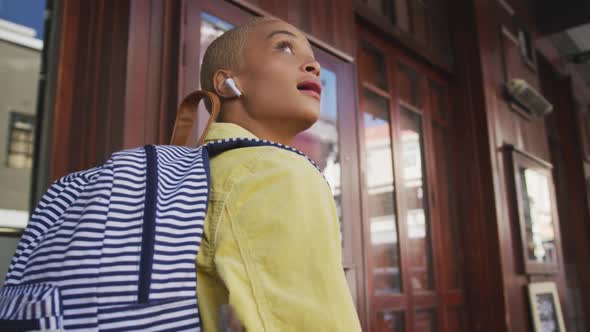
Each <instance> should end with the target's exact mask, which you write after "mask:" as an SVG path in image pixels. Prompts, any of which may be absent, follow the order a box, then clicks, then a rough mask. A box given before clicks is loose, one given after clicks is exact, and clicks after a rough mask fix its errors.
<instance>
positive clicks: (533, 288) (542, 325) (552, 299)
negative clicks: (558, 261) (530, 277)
mask: <svg viewBox="0 0 590 332" xmlns="http://www.w3.org/2000/svg"><path fill="white" fill-rule="evenodd" d="M528 290H529V301H530V305H531V317H532V318H533V326H534V328H535V332H565V325H564V324H563V313H562V311H561V305H560V303H559V296H558V295H557V287H556V286H555V283H554V282H538V283H531V284H529V285H528Z"/></svg>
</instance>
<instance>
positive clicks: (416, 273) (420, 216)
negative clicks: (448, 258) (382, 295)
mask: <svg viewBox="0 0 590 332" xmlns="http://www.w3.org/2000/svg"><path fill="white" fill-rule="evenodd" d="M400 122H401V133H400V137H401V153H402V156H401V164H402V171H403V174H402V179H403V183H402V187H401V190H403V196H402V197H404V200H405V202H404V203H405V210H406V212H405V222H406V225H407V226H406V228H407V230H408V234H407V236H408V255H409V257H408V262H407V264H408V269H409V272H410V282H411V284H412V289H413V290H417V291H420V290H429V289H432V288H433V279H434V278H433V274H432V252H431V235H430V218H429V214H428V198H427V197H428V196H427V186H426V176H425V167H424V147H423V135H422V118H421V116H420V115H418V114H416V113H414V112H412V111H409V110H407V109H405V108H403V107H402V108H401V112H400Z"/></svg>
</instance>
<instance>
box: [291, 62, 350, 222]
mask: <svg viewBox="0 0 590 332" xmlns="http://www.w3.org/2000/svg"><path fill="white" fill-rule="evenodd" d="M320 80H321V81H322V86H323V88H322V98H321V101H320V118H319V120H318V121H317V122H316V123H315V124H314V125H313V126H312V127H311V128H309V129H308V130H306V131H304V132H303V133H301V134H299V135H298V136H297V137H295V141H294V143H293V145H294V147H295V148H297V149H299V150H301V151H302V152H304V153H305V154H306V155H307V156H309V157H310V158H311V159H312V160H313V161H315V162H316V164H317V165H318V166H319V167H320V169H321V170H322V173H323V174H324V177H325V178H326V180H327V181H328V183H329V184H330V187H331V188H332V192H333V194H334V200H335V202H336V208H337V210H338V217H339V219H340V227H341V228H342V218H341V217H342V208H341V184H340V183H341V179H340V172H341V171H340V151H339V148H338V144H339V142H338V103H337V98H336V92H337V86H336V73H334V72H333V71H331V70H329V69H327V68H325V67H322V70H321V73H320Z"/></svg>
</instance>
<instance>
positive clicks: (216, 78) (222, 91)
mask: <svg viewBox="0 0 590 332" xmlns="http://www.w3.org/2000/svg"><path fill="white" fill-rule="evenodd" d="M228 78H231V79H233V81H234V83H235V87H236V88H237V89H239V90H241V89H240V85H239V84H238V82H237V79H236V78H235V77H233V76H232V74H231V73H230V72H229V71H227V70H218V71H216V72H215V74H214V75H213V88H214V89H215V91H214V92H215V93H216V94H217V95H218V96H220V97H222V98H235V97H239V96H238V95H237V94H236V92H235V90H232V88H231V87H230V86H229V85H228V84H226V79H228Z"/></svg>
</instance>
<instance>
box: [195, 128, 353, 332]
mask: <svg viewBox="0 0 590 332" xmlns="http://www.w3.org/2000/svg"><path fill="white" fill-rule="evenodd" d="M231 137H253V138H255V136H254V135H253V134H252V133H250V132H249V131H247V130H245V129H243V128H242V127H239V126H237V125H234V124H228V123H217V124H214V125H213V126H212V127H211V129H210V131H209V133H208V134H207V139H206V141H211V140H217V139H224V138H231ZM341 255H342V253H341V248H340V235H339V225H338V217H337V214H336V209H335V206H334V200H333V197H332V193H331V191H330V188H329V186H328V184H327V183H326V181H325V180H324V179H323V178H322V176H321V174H320V173H319V172H318V171H317V170H316V169H315V168H314V167H313V166H312V165H311V164H310V163H309V162H308V161H307V160H306V159H305V158H304V157H302V156H300V155H297V154H295V153H293V152H290V151H286V150H283V149H279V148H275V147H268V146H265V147H251V148H241V149H236V150H230V151H227V152H225V153H222V154H220V155H218V156H216V157H214V158H212V159H211V193H210V197H209V207H208V211H207V218H206V221H205V229H204V234H203V239H202V243H201V250H200V252H199V255H198V256H197V280H198V286H197V294H198V299H199V310H200V313H201V320H202V326H203V328H204V331H205V332H211V331H218V310H219V307H220V306H221V305H222V304H226V303H229V304H231V305H232V306H233V307H234V309H235V310H236V313H237V315H238V317H239V319H240V320H241V321H242V323H243V324H244V326H245V327H246V330H247V331H256V332H258V331H273V332H274V331H310V332H311V331H314V332H315V331H330V332H332V331H360V330H361V328H360V324H359V321H358V316H357V313H356V311H355V308H354V305H353V301H352V298H351V295H350V291H349V289H348V285H347V283H346V279H345V276H344V272H343V269H342V264H341Z"/></svg>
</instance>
